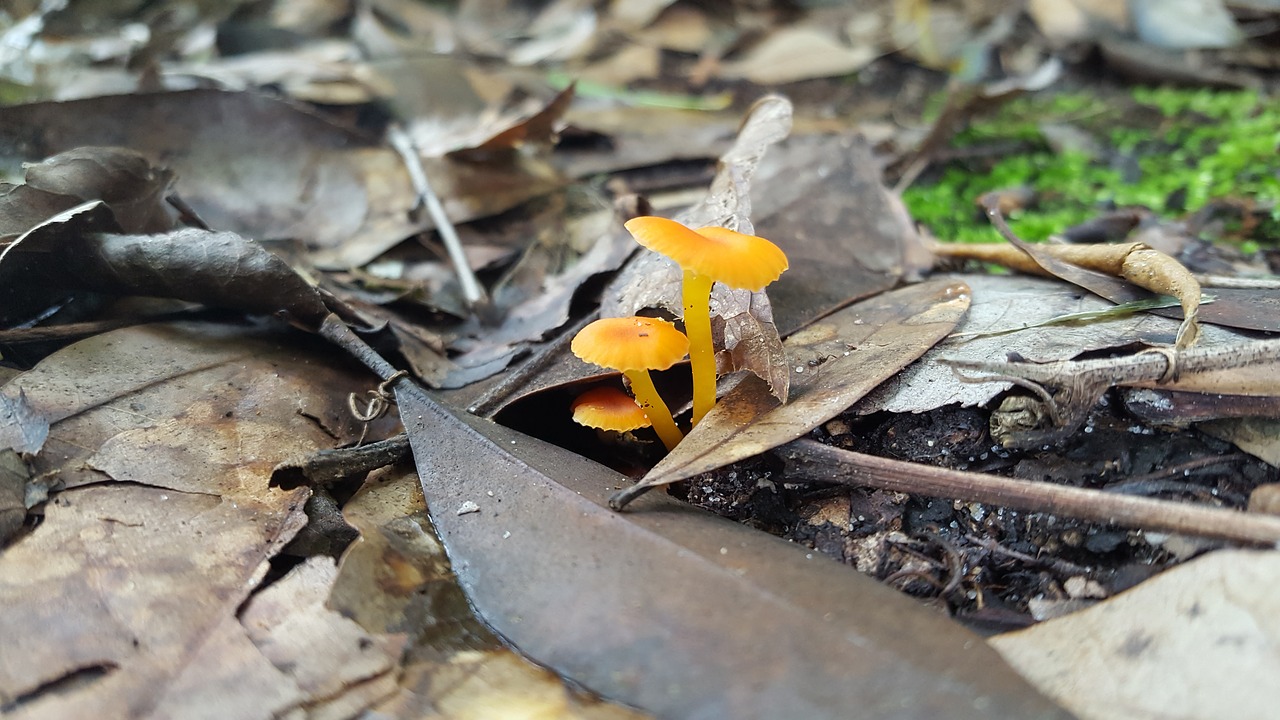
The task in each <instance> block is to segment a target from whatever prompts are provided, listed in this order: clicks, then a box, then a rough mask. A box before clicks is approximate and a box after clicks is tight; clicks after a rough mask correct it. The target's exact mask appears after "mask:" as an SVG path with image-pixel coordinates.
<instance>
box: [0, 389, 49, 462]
mask: <svg viewBox="0 0 1280 720" xmlns="http://www.w3.org/2000/svg"><path fill="white" fill-rule="evenodd" d="M47 437H49V421H48V420H46V419H45V418H43V417H41V416H40V414H39V413H37V412H36V411H35V410H33V409H32V408H31V403H29V402H27V395H26V393H24V392H23V391H22V390H21V389H19V390H18V394H17V396H15V397H10V396H9V395H7V394H5V393H3V392H0V450H15V451H17V452H20V453H24V454H27V455H35V454H36V453H38V452H40V448H42V447H44V441H45V438H47Z"/></svg>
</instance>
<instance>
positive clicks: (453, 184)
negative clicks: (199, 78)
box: [0, 90, 560, 267]
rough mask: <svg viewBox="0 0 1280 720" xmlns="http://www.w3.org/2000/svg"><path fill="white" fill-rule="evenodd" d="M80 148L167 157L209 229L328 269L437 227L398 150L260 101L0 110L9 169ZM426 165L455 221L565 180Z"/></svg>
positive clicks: (110, 100)
mask: <svg viewBox="0 0 1280 720" xmlns="http://www.w3.org/2000/svg"><path fill="white" fill-rule="evenodd" d="M83 117H94V118H95V119H96V121H95V122H93V123H85V122H80V119H81V118H83ZM83 145H121V146H127V147H130V148H132V149H134V150H136V151H138V152H142V153H144V154H146V155H148V156H151V157H163V158H164V159H165V162H166V163H167V164H168V166H169V167H170V168H171V169H172V170H173V171H174V172H175V173H176V174H177V175H178V177H179V178H181V187H180V188H179V190H180V192H181V193H182V196H183V197H184V199H186V200H187V201H188V202H189V203H190V204H191V206H192V207H193V208H195V210H196V211H197V212H198V213H199V214H200V216H201V217H202V218H203V219H204V220H205V221H206V222H207V223H208V224H209V225H210V226H211V227H216V228H219V229H224V230H231V231H235V232H240V233H243V234H245V235H247V236H250V237H255V238H259V239H271V238H299V239H301V240H303V241H304V242H305V243H307V244H308V245H309V246H311V247H314V248H317V249H318V252H317V255H316V260H317V262H318V263H321V264H324V265H326V266H333V267H352V266H356V265H362V264H364V263H366V262H368V261H370V260H372V259H373V258H375V257H377V256H378V255H380V254H381V253H382V252H384V251H385V250H387V249H388V248H390V247H392V246H393V245H395V244H397V243H399V242H401V241H402V240H404V239H405V238H407V237H409V236H411V235H413V234H414V233H417V232H421V231H422V230H425V229H429V228H430V227H431V222H430V219H429V218H426V217H421V218H419V217H414V216H412V213H411V211H412V210H413V209H414V206H415V205H416V203H417V196H416V194H415V193H414V191H413V188H412V186H411V184H410V182H409V176H408V173H407V172H406V171H405V169H404V167H403V163H402V161H401V159H400V157H399V155H397V154H396V153H395V151H393V150H392V149H391V148H389V147H384V146H382V145H381V144H379V142H378V140H377V139H376V138H371V137H368V136H365V135H361V134H359V133H356V132H353V131H350V130H347V129H344V128H341V127H338V126H336V125H334V124H332V123H330V122H329V121H327V120H326V119H324V118H322V117H320V116H319V115H316V114H315V113H313V112H311V111H308V110H305V109H303V108H301V107H299V106H297V105H293V104H290V103H288V102H284V101H281V100H279V99H275V98H270V97H267V96H265V95H258V94H254V93H230V92H217V91H210V90H194V91H189V92H174V93H158V94H152V95H123V96H113V97H102V98H93V99H89V100H79V101H73V102H68V103H34V104H30V105H18V106H10V107H5V108H0V159H3V160H4V161H6V162H11V163H13V162H22V161H36V160H40V159H42V158H44V157H47V156H49V155H53V154H55V153H58V152H61V151H64V150H69V149H71V148H75V147H79V146H83ZM424 162H425V164H426V169H427V173H428V174H429V176H430V177H431V181H432V184H433V187H434V188H435V190H436V193H437V194H438V195H439V196H440V197H441V198H442V200H443V202H444V205H445V209H446V211H447V212H448V215H449V217H450V219H452V220H453V221H454V222H464V221H467V220H471V219H475V218H477V217H483V216H487V215H490V214H493V213H497V212H501V211H503V210H507V209H510V208H512V207H514V206H515V205H518V204H519V203H521V202H524V201H525V200H527V199H528V198H530V197H534V196H536V195H539V194H541V193H544V192H547V191H548V190H550V189H552V188H554V187H556V186H558V184H559V183H560V180H559V178H558V177H556V175H555V173H554V171H552V170H551V169H550V168H549V167H546V166H544V165H542V164H541V163H539V162H537V161H535V160H533V159H531V158H527V157H521V158H520V161H519V162H515V163H513V162H505V161H504V162H497V163H462V162H453V161H449V160H444V159H438V158H427V159H425V161H424Z"/></svg>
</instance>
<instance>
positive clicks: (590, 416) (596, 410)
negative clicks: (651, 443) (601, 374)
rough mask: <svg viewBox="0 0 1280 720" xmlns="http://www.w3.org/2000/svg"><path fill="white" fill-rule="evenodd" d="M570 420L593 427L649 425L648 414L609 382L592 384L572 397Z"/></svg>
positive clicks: (618, 429)
mask: <svg viewBox="0 0 1280 720" xmlns="http://www.w3.org/2000/svg"><path fill="white" fill-rule="evenodd" d="M570 408H571V409H572V410H573V421H574V422H576V423H578V424H579V425H586V426H587V427H589V428H595V429H597V430H612V431H615V432H629V431H631V430H637V429H639V428H642V427H649V426H650V425H651V424H652V423H650V422H649V416H648V415H645V413H644V408H642V407H640V405H639V404H638V403H637V402H636V401H635V399H634V398H632V397H631V396H630V395H628V394H626V393H625V392H623V391H622V389H621V388H616V387H614V386H612V385H601V386H600V387H594V388H591V389H590V390H588V391H586V392H584V393H582V394H581V395H579V396H578V397H576V398H574V400H573V404H572V405H570Z"/></svg>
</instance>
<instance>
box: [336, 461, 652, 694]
mask: <svg viewBox="0 0 1280 720" xmlns="http://www.w3.org/2000/svg"><path fill="white" fill-rule="evenodd" d="M342 513H343V516H344V517H346V519H347V520H348V522H350V523H351V524H352V525H354V526H355V527H357V528H358V529H359V530H360V538H359V539H358V540H356V542H355V543H354V544H352V546H351V547H350V548H349V549H348V550H347V552H346V553H345V554H344V555H343V557H342V561H341V564H340V567H339V572H338V577H337V579H336V580H335V582H334V585H333V591H332V593H331V594H330V595H329V600H328V603H327V604H328V606H329V607H332V608H333V609H334V610H336V611H338V612H340V613H342V615H343V616H344V617H349V618H351V619H352V620H354V621H356V622H358V623H360V625H361V626H362V627H364V628H365V630H367V631H368V632H370V633H374V634H380V633H389V632H396V633H404V634H407V635H408V636H409V637H410V638H411V642H410V644H409V645H408V646H406V648H405V656H404V657H405V660H404V663H403V665H402V667H401V672H400V674H399V684H398V687H397V688H396V691H395V692H394V693H393V694H392V695H391V696H390V697H388V698H386V699H385V700H383V701H381V702H379V703H378V704H377V705H376V706H375V707H374V708H373V709H372V712H373V713H375V714H377V716H378V717H387V718H405V720H408V719H409V718H419V717H422V716H424V715H433V716H434V714H436V713H438V714H440V715H441V716H442V717H445V718H458V720H463V719H465V718H475V719H476V720H480V719H481V718H498V717H509V716H512V715H519V716H520V717H533V718H542V717H545V718H548V720H550V719H551V718H566V719H570V720H576V719H581V720H592V719H595V718H599V719H601V720H603V719H605V718H618V719H623V718H627V719H631V720H635V719H636V718H638V717H639V713H636V712H635V711H632V710H629V709H626V708H623V707H621V706H618V705H612V704H610V703H608V702H606V701H603V700H600V699H598V698H594V697H590V696H588V695H587V694H586V693H583V692H581V691H580V690H578V689H576V688H573V687H571V686H570V685H569V684H568V683H566V682H565V681H564V680H563V679H561V678H559V677H557V676H556V675H555V674H553V673H551V672H549V671H547V670H546V669H544V668H540V667H537V666H536V665H533V664H532V663H530V662H528V661H527V660H525V659H524V658H522V657H520V656H519V655H517V654H516V653H514V652H513V651H512V650H511V649H509V648H508V647H506V646H505V645H503V644H502V642H501V641H500V640H499V639H498V638H497V637H496V636H494V635H493V634H492V632H491V631H490V630H489V629H488V628H487V627H485V625H484V624H483V623H482V622H481V621H480V620H479V619H478V618H477V617H476V616H475V614H474V612H473V611H472V610H471V606H470V605H469V604H468V603H467V598H466V596H465V595H464V594H463V592H462V588H461V587H459V586H458V583H457V581H456V580H455V579H454V577H453V574H452V572H451V570H450V568H449V561H448V558H447V557H445V554H444V548H443V547H442V546H441V545H440V542H439V540H437V539H436V537H435V535H434V533H433V531H432V528H431V521H430V519H429V518H428V516H427V506H426V503H425V502H424V501H423V499H422V487H421V485H420V484H419V482H418V476H417V473H415V472H414V470H413V468H412V466H411V465H408V464H400V465H397V466H394V467H390V468H386V469H385V470H380V471H376V472H375V473H373V474H371V476H370V478H369V479H368V480H367V481H366V482H365V484H364V486H363V487H362V488H361V489H360V491H359V492H358V493H356V495H355V496H354V497H352V498H351V500H350V501H348V502H347V504H346V505H345V506H343V509H342Z"/></svg>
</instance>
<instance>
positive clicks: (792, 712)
mask: <svg viewBox="0 0 1280 720" xmlns="http://www.w3.org/2000/svg"><path fill="white" fill-rule="evenodd" d="M396 394H397V398H398V401H399V405H400V409H401V413H402V417H403V419H404V421H405V426H406V428H407V429H408V431H409V435H410V442H411V444H412V446H413V450H414V458H415V460H416V461H417V466H418V471H419V474H420V476H421V479H422V483H423V492H424V494H425V496H426V500H427V506H428V507H429V508H430V509H431V516H432V520H433V522H434V524H435V527H436V529H437V531H438V532H439V533H440V537H441V540H442V542H443V543H444V545H445V547H446V549H447V550H448V551H449V555H450V559H451V561H452V562H453V565H454V568H455V571H456V572H457V573H458V579H459V581H460V582H461V583H462V586H463V588H464V589H465V590H466V592H467V596H468V598H469V599H470V600H471V602H472V604H473V605H474V606H475V607H476V609H477V610H478V611H479V613H480V615H481V616H482V617H483V618H484V619H485V621H486V622H488V623H489V624H490V625H491V626H492V627H493V628H494V629H495V630H497V631H498V632H499V633H500V634H501V635H502V636H503V637H505V638H506V639H507V640H509V641H510V642H512V643H513V644H514V645H515V646H516V647H518V648H520V649H521V650H522V651H523V652H525V653H527V654H528V655H529V656H530V657H532V658H533V659H534V660H536V661H538V662H540V663H542V664H544V665H545V666H547V667H549V668H551V669H553V670H555V671H557V672H559V673H563V674H564V675H566V676H567V677H569V678H572V679H573V680H575V681H577V682H580V683H582V684H583V685H585V686H586V687H588V688H589V689H592V690H594V691H596V692H599V693H600V694H602V695H604V696H605V697H608V698H612V699H614V700H617V701H619V702H624V703H626V704H628V705H632V706H635V707H639V708H641V709H643V710H646V711H649V712H652V713H654V714H655V715H658V716H662V717H735V718H752V717H784V716H785V717H806V718H822V717H847V716H848V713H849V708H851V707H857V708H858V714H859V716H860V717H865V718H880V717H885V718H887V717H893V718H902V717H936V716H939V715H946V716H948V717H964V716H972V717H981V718H988V717H992V716H1000V717H1062V713H1061V712H1060V711H1058V710H1057V709H1056V708H1054V707H1052V706H1050V705H1047V704H1046V703H1045V702H1044V700H1043V699H1041V698H1040V697H1038V696H1036V695H1035V694H1033V693H1028V692H1027V690H1026V688H1025V687H1024V686H1023V685H1022V683H1021V681H1020V680H1018V679H1016V678H1015V677H1013V676H1012V675H1011V674H1010V673H1009V672H1007V671H1005V670H1004V669H1003V668H1002V666H1001V664H1000V663H999V662H998V661H997V659H996V658H995V657H994V656H993V655H992V654H990V653H989V652H987V649H986V648H985V647H984V644H983V643H982V642H981V641H980V640H979V639H977V638H976V637H974V636H971V635H970V634H969V633H968V632H967V631H963V630H961V629H960V628H959V627H958V626H956V625H954V624H952V623H951V622H950V621H948V620H946V619H945V618H943V617H941V616H939V615H936V614H933V613H931V612H929V611H927V610H925V609H924V608H923V607H921V606H919V605H917V604H915V603H914V602H913V601H911V600H909V599H906V598H904V597H902V596H900V595H897V594H895V593H894V592H892V591H891V590H889V589H888V588H885V587H883V586H880V585H878V584H876V583H874V582H873V581H871V580H870V579H868V578H865V577H863V576H861V575H858V574H857V573H855V572H853V571H851V570H849V569H848V568H844V567H840V566H838V565H835V564H831V563H829V562H827V561H824V560H819V559H811V556H810V557H806V555H805V553H804V551H803V550H802V549H800V548H798V547H797V546H794V545H790V544H788V543H785V542H782V541H779V540H777V539H776V538H773V537H771V536H768V535H765V534H763V533H759V532H757V531H754V530H751V529H750V528H747V527H744V526H741V525H737V524H735V523H731V522H727V521H725V520H723V519H721V518H717V517H714V516H711V515H709V514H707V513H704V512H702V511H699V510H696V509H694V508H692V507H689V506H687V505H683V504H681V503H679V502H677V501H675V500H674V499H671V498H666V497H659V496H658V495H657V494H656V493H654V494H651V495H650V496H648V497H646V498H643V499H642V500H641V501H639V502H640V503H641V504H642V510H641V511H639V512H633V513H627V514H625V515H623V514H618V513H614V512H612V511H609V510H608V509H607V508H606V506H605V503H606V499H607V496H608V494H609V493H610V492H611V491H612V490H613V489H615V488H617V487H621V486H622V485H624V484H626V482H627V480H626V479H625V478H624V477H623V476H621V475H618V474H616V473H614V472H612V471H610V470H607V469H606V468H604V467H603V466H600V465H597V464H595V463H593V462H591V461H589V460H586V459H585V458H582V457H581V456H578V455H575V454H573V453H570V452H568V451H566V450H563V449H561V448H558V447H555V446H552V445H547V444H545V443H542V442H541V441H538V440H536V439H534V438H531V437H529V436H527V435H523V434H520V433H517V432H514V431H511V430H508V429H506V428H503V427H502V426H499V425H495V424H493V423H491V422H489V421H486V420H482V419H479V418H475V417H473V416H468V415H466V414H465V413H459V414H456V415H455V414H454V413H452V412H450V411H449V410H447V409H446V408H445V407H443V406H441V405H439V404H437V403H436V402H434V401H432V400H431V399H429V398H428V397H427V396H426V395H425V394H424V393H422V392H421V391H420V390H418V389H416V388H413V387H411V386H408V385H407V384H406V383H400V384H399V385H398V386H397V393H396ZM466 501H470V502H474V503H476V504H477V505H478V507H479V510H478V512H473V513H469V514H466V515H457V514H456V513H455V512H454V510H455V509H456V508H457V507H459V506H460V505H461V504H462V503H463V502H466ZM743 628H750V632H744V631H743ZM761 648H768V649H769V650H768V652H767V653H764V654H761V652H760V649H761Z"/></svg>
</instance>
